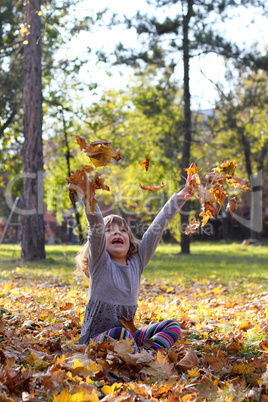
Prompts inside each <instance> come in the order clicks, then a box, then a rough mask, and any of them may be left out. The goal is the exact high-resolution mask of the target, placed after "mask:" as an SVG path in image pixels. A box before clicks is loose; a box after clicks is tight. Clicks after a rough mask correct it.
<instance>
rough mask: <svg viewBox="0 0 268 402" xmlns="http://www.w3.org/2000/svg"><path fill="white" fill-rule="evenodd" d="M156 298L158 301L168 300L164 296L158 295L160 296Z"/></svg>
mask: <svg viewBox="0 0 268 402" xmlns="http://www.w3.org/2000/svg"><path fill="white" fill-rule="evenodd" d="M156 300H158V301H160V302H164V301H166V299H165V298H164V296H158V297H157V298H156Z"/></svg>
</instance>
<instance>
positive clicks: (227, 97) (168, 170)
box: [0, 0, 268, 259]
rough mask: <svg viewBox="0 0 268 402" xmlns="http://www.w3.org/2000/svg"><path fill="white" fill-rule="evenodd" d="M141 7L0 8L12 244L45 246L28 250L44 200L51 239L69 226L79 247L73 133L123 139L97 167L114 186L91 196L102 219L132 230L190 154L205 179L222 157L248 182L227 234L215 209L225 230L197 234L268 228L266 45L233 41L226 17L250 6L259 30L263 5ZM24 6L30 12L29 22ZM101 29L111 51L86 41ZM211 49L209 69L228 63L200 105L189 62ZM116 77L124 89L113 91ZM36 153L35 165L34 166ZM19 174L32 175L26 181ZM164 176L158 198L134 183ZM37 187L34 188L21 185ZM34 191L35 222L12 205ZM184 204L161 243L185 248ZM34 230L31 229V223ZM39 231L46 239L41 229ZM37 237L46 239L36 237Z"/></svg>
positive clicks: (176, 184)
mask: <svg viewBox="0 0 268 402" xmlns="http://www.w3.org/2000/svg"><path fill="white" fill-rule="evenodd" d="M144 4H145V3H144ZM146 4H147V6H146V13H143V9H141V10H137V13H136V14H135V15H133V16H132V17H130V16H129V15H128V16H126V15H125V16H123V15H122V13H119V14H118V15H114V14H112V10H108V9H105V10H103V9H100V10H96V9H94V10H90V8H89V7H88V2H86V1H44V2H40V1H32V2H26V3H25V4H22V3H21V2H16V1H12V2H9V1H2V2H1V30H0V41H1V43H0V46H1V59H0V62H1V75H0V91H1V95H2V96H1V102H0V108H1V121H0V122H1V126H0V144H1V162H0V164H1V165H0V170H1V183H0V185H1V188H2V191H1V194H0V208H1V212H0V217H1V221H2V226H1V228H2V230H3V228H4V224H5V222H6V221H7V218H8V216H9V214H10V211H11V208H12V205H13V203H14V201H15V199H16V196H19V197H21V198H22V199H23V202H24V207H22V208H21V207H20V206H19V204H18V205H17V210H16V212H19V213H15V214H14V215H13V217H12V220H13V222H14V223H20V222H21V223H22V227H21V229H22V230H21V231H20V233H21V236H22V244H25V243H24V240H23V236H24V238H25V241H26V242H27V243H28V244H31V245H32V246H31V247H35V248H36V249H39V248H40V249H42V245H40V246H38V245H37V246H36V244H35V239H34V233H36V232H37V233H40V232H42V231H44V230H45V227H44V219H43V214H44V210H43V209H42V208H41V211H40V210H38V208H39V205H40V204H42V203H43V200H44V201H45V205H46V209H47V211H49V212H52V214H53V216H55V220H54V223H53V222H50V227H51V226H53V225H54V239H53V240H56V241H58V242H60V241H73V237H72V235H71V233H72V229H73V226H74V222H75V226H76V227H75V233H76V234H77V237H79V239H80V241H82V239H83V238H84V237H85V235H86V225H85V221H84V218H83V214H81V212H82V209H83V208H82V205H81V204H79V203H78V204H77V205H75V204H74V205H73V206H72V209H70V206H71V203H70V200H69V197H68V192H67V191H66V189H65V177H66V176H70V169H77V168H79V167H80V166H82V165H83V164H85V163H88V158H87V157H85V155H83V153H82V152H80V150H79V147H78V145H77V144H76V141H75V137H74V134H80V135H83V136H84V137H85V138H86V139H87V140H90V141H94V140H98V139H104V140H112V141H113V146H114V147H119V146H120V147H121V151H122V153H123V160H122V161H121V162H120V163H118V164H116V163H114V164H112V165H111V164H110V165H109V167H104V168H101V169H100V171H101V172H102V174H103V177H105V180H106V183H107V184H108V185H109V187H110V189H111V191H110V192H106V193H105V194H100V195H98V201H99V203H100V205H101V207H102V209H103V211H104V212H105V213H110V212H111V211H114V212H116V213H119V214H123V215H124V216H125V217H126V218H127V219H128V220H129V222H131V223H132V224H133V225H134V229H135V230H136V232H137V234H138V235H142V233H143V231H144V230H145V228H146V224H147V223H149V222H150V221H151V220H152V218H153V217H154V216H155V214H156V213H157V211H158V210H159V209H160V207H161V206H162V205H163V204H164V202H165V201H166V200H167V199H168V198H169V197H170V195H171V194H172V193H173V192H174V191H176V190H178V189H179V188H180V187H181V186H183V185H184V183H185V177H186V174H185V171H184V169H185V168H187V167H188V166H189V165H190V163H191V162H193V161H194V162H195V163H196V164H197V167H198V169H199V171H200V175H201V177H203V178H204V176H205V174H206V172H207V169H208V168H212V167H214V166H217V165H218V164H219V163H221V162H223V161H224V160H226V159H231V160H236V161H237V175H239V176H240V177H244V178H248V180H249V181H250V183H251V187H252V189H251V192H250V193H248V194H245V195H243V196H242V198H241V195H239V197H240V198H239V201H240V207H239V210H238V211H235V213H234V214H233V216H232V217H231V220H230V219H228V221H229V223H228V225H229V226H227V229H226V224H225V223H224V222H225V220H224V217H225V216H226V215H225V213H224V208H223V209H222V211H220V218H221V221H219V225H221V233H220V234H219V233H218V231H217V224H216V225H215V222H213V221H211V222H209V224H208V226H207V228H206V227H205V228H204V230H202V231H201V230H200V231H199V232H198V233H197V234H196V236H197V237H198V238H203V237H206V235H208V236H210V238H211V235H212V234H214V235H219V236H221V237H224V238H227V237H228V236H233V237H234V238H247V237H253V238H257V239H260V237H261V235H262V236H263V237H266V236H267V151H268V131H267V68H268V67H267V43H266V42H265V37H260V36H256V38H251V40H250V45H249V44H248V43H247V41H245V43H244V44H241V42H239V40H236V37H234V36H235V35H232V33H231V32H230V27H231V26H232V23H230V21H236V18H237V17H238V16H239V15H240V14H241V15H243V13H244V12H245V10H247V11H249V13H250V14H251V13H252V21H251V23H252V24H253V26H254V24H255V26H256V25H257V24H258V22H254V18H255V17H256V21H258V18H261V20H262V21H263V20H265V18H267V9H266V5H265V2H263V3H262V2H260V1H258V2H257V1H250V2H243V1H242V2H233V1H232V2H221V1H217V2H215V1H214V2H203V1H190V0H189V1H181V2H179V1H168V0H166V1H164V0H163V1H160V0H156V1H154V2H148V3H146ZM30 6H32V7H33V10H34V16H35V19H33V20H32V21H30V20H29V18H31V14H30V11H29V10H30V8H29V7H30ZM242 21H243V19H242ZM240 23H241V22H240ZM34 24H37V25H38V24H39V25H40V35H39V36H40V41H39V40H38V41H35V42H34V41H32V39H33V36H34V35H33V32H34ZM241 24H243V22H242V23H241ZM224 27H225V29H224ZM226 27H229V29H228V28H227V29H226ZM105 29H107V31H104V30H105ZM242 29H243V26H242V25H241V30H242ZM245 29H246V28H245ZM109 30H110V32H111V37H112V32H114V31H117V32H118V31H119V32H122V34H121V41H120V43H118V44H117V45H116V46H115V47H114V48H113V49H112V47H111V45H110V43H109V40H108V39H109ZM103 32H108V33H107V34H106V35H107V40H106V42H107V45H106V46H103V47H101V48H96V44H95V43H100V40H99V39H98V35H103ZM128 32H130V34H129V33H128ZM87 35H88V36H87ZM124 36H125V38H126V39H125V38H124ZM32 43H33V44H32ZM37 44H38V45H39V44H41V45H42V58H41V57H40V55H39V56H35V55H34V54H32V56H33V57H35V61H36V62H38V57H40V63H41V64H40V66H41V70H40V72H41V77H42V78H41V79H42V87H41V89H40V91H39V94H38V95H36V96H37V97H39V100H40V96H41V101H40V102H39V103H40V104H41V105H42V108H41V112H39V113H41V114H42V115H40V116H41V117H40V116H39V120H38V122H37V123H36V124H38V125H39V129H38V130H34V132H33V133H31V134H29V133H28V134H27V130H28V128H29V127H30V126H31V124H30V123H29V122H31V120H27V119H26V117H25V116H26V112H25V111H26V110H28V111H29V113H32V117H30V119H31V118H33V119H35V118H36V116H37V114H38V113H36V111H35V110H34V108H33V105H34V102H33V99H34V97H33V96H32V94H31V93H30V94H28V98H27V96H26V95H27V94H25V90H26V89H27V88H29V86H28V85H25V83H26V82H27V81H26V75H27V74H31V73H32V70H31V69H29V66H30V65H31V63H33V60H34V59H32V60H31V61H29V60H30V59H29V58H28V59H27V57H26V55H27V50H28V49H30V48H31V49H35V48H36V47H37V46H36V45H37ZM31 46H32V47H31ZM74 49H76V52H75V51H74ZM212 55H213V56H212ZM208 56H209V57H210V58H208V60H209V63H211V60H213V63H215V65H214V70H217V69H219V70H220V71H224V76H223V77H222V79H220V77H219V76H218V77H217V79H216V78H215V76H214V77H213V78H211V76H206V77H205V79H206V80H207V83H208V84H207V85H208V88H209V87H210V88H211V85H213V87H214V88H215V89H214V99H210V101H211V107H210V108H209V109H208V110H204V109H202V105H203V104H204V103H202V96H204V86H202V85H200V101H199V100H197V99H198V88H196V87H195V88H194V89H193V88H192V87H191V81H192V80H193V81H194V76H192V70H191V68H196V65H198V63H197V62H196V60H198V61H200V64H201V63H204V61H205V60H206V57H208ZM211 57H212V58H211ZM27 63H28V67H27ZM22 64H23V66H24V68H23V69H22V67H21V66H22ZM93 65H94V69H93ZM33 70H34V69H33ZM93 71H94V72H96V73H94V75H93V74H92V72H93ZM97 71H101V74H100V75H99V74H98V73H97ZM103 74H105V76H107V77H110V78H109V81H112V82H113V81H114V86H112V85H110V84H109V88H107V86H106V90H103V85H101V84H102V83H101V82H99V81H98V77H101V78H100V80H101V81H105V79H104V75H103ZM114 74H115V75H114ZM120 74H121V77H122V83H123V84H122V83H121V85H118V83H117V82H116V81H118V80H119V79H120ZM203 75H205V73H203ZM27 77H28V75H27ZM113 77H114V78H113ZM126 77H127V79H126ZM214 79H215V80H216V81H215V82H214V81H213V80H214ZM35 87H36V86H35ZM192 92H194V93H195V95H194V96H192V95H191V93H192ZM40 94H41V95H40ZM215 94H216V95H215ZM27 99H28V101H27ZM29 99H31V102H32V103H31V104H30V101H29ZM27 102H28V103H27ZM27 104H29V105H30V106H29V107H28V108H27ZM36 104H37V103H36ZM29 116H30V115H29ZM26 120H27V121H28V124H26ZM27 135H28V137H27ZM32 135H33V136H34V135H38V136H39V139H40V136H41V139H42V141H41V143H42V144H41V145H40V148H39V149H38V151H37V152H34V151H35V150H37V149H35V150H34V149H32V150H31V152H32V153H31V154H30V155H29V154H27V152H29V150H28V151H27V146H25V143H26V141H25V138H26V137H27V138H28V140H27V141H28V143H33V144H34V143H35V141H34V139H33V138H31V136H32ZM39 143H40V141H39ZM40 155H41V157H40ZM146 156H147V157H149V158H150V161H151V162H150V169H149V170H148V172H146V171H145V170H144V169H143V168H142V167H141V166H139V162H141V161H143V160H145V157H146ZM38 157H39V162H38V163H39V164H37V165H36V164H35V165H34V166H35V167H34V168H33V163H32V162H33V161H34V160H35V158H38ZM25 161H29V163H28V162H27V163H28V165H27V164H26V162H25ZM36 166H38V168H37V167H36ZM36 172H38V174H36ZM29 175H32V176H34V175H36V177H35V178H31V179H29ZM162 181H164V182H165V183H166V187H165V188H164V189H163V190H161V192H158V193H154V194H150V193H146V192H144V191H142V190H141V189H140V188H139V185H138V184H139V183H140V182H141V183H142V184H145V185H150V184H152V185H159V184H160V183H161V182H162ZM43 183H44V188H43ZM36 187H37V188H38V191H35V190H33V191H29V189H31V188H32V189H34V188H36ZM33 194H35V195H34V197H33ZM33 198H34V199H35V201H34V206H35V207H37V208H35V209H36V212H37V213H36V215H37V216H38V217H40V216H41V217H42V219H41V220H40V219H39V218H38V219H37V221H35V223H33V221H31V217H27V216H25V215H26V214H23V213H21V212H22V211H23V208H24V209H25V203H26V204H27V199H28V200H30V199H33ZM40 200H41V201H40ZM31 202H32V201H31ZM29 205H30V204H29ZM187 205H188V206H187V207H186V209H185V210H184V211H182V213H181V215H180V216H178V217H177V218H176V219H175V220H174V221H173V223H172V225H171V227H170V228H171V235H169V233H167V237H166V238H167V239H169V240H171V239H176V240H177V241H180V242H181V249H182V252H185V253H189V251H190V245H189V244H190V243H189V242H190V241H189V236H185V235H184V234H183V233H182V232H181V227H183V225H185V224H186V223H187V222H188V221H189V217H192V216H194V215H196V216H198V214H199V212H200V204H199V202H198V201H197V200H195V201H192V202H191V204H190V206H189V204H187ZM26 209H27V208H26ZM29 209H30V208H29ZM31 215H34V214H31ZM45 217H47V215H46V214H45ZM21 218H22V219H21ZM235 218H236V219H235ZM50 219H51V220H53V218H50ZM26 221H29V222H28V226H27V224H26ZM63 221H64V222H65V224H64V226H61V230H58V229H59V228H60V225H61V224H62V222H63ZM37 222H38V223H37ZM140 222H142V223H143V224H145V226H144V225H143V224H140ZM25 225H26V226H25ZM35 225H37V226H36V227H35V230H29V229H31V228H33V227H34V226H35ZM38 225H40V226H38ZM26 227H27V228H28V229H27V230H26V229H25V228H26ZM37 227H39V229H38V230H36V228H37ZM184 227H185V226H184ZM14 228H16V227H14ZM9 229H10V228H9ZM46 230H47V231H48V229H46ZM63 231H65V234H64V233H62V232H63ZM14 232H15V230H14ZM66 233H69V236H68V235H67V236H66ZM17 234H18V232H17V231H16V235H17ZM64 235H65V236H64ZM10 236H12V231H11V232H10ZM26 237H27V239H26ZM47 237H48V238H49V239H50V240H51V236H50V235H49V232H48V233H47ZM16 240H19V239H18V237H17V238H16ZM6 241H8V236H7V237H6ZM44 242H45V236H44V238H42V239H40V244H42V243H43V244H44ZM23 247H24V246H23ZM31 247H30V248H31ZM26 249H28V247H24V257H25V258H26V259H35V258H40V257H41V258H42V257H44V255H45V254H44V252H41V255H37V256H36V255H35V256H33V255H32V254H31V252H29V254H28V255H25V253H26V254H27V252H26V251H25V250H26Z"/></svg>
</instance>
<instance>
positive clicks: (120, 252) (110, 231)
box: [105, 223, 130, 264]
mask: <svg viewBox="0 0 268 402" xmlns="http://www.w3.org/2000/svg"><path fill="white" fill-rule="evenodd" d="M105 236H106V251H107V252H108V253H109V254H110V256H111V258H112V260H114V261H116V262H119V263H121V264H126V256H127V253H128V250H129V246H130V241H129V235H128V232H127V229H126V228H125V227H124V226H121V225H118V224H117V223H113V224H111V225H109V226H107V227H106V228H105Z"/></svg>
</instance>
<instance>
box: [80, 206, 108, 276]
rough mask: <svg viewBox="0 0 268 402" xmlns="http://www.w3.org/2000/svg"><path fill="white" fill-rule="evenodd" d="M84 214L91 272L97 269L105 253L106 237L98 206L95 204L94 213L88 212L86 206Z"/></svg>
mask: <svg viewBox="0 0 268 402" xmlns="http://www.w3.org/2000/svg"><path fill="white" fill-rule="evenodd" d="M84 208H85V214H86V218H87V224H88V243H89V255H88V265H89V273H90V274H92V273H93V272H94V271H95V270H97V269H98V267H99V266H100V264H101V263H102V262H103V259H104V257H105V254H106V238H105V228H104V221H103V217H102V214H101V211H100V208H99V206H98V205H97V204H96V207H95V208H96V214H94V215H93V214H90V213H88V211H87V209H86V207H84Z"/></svg>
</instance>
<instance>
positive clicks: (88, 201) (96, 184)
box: [66, 168, 110, 214]
mask: <svg viewBox="0 0 268 402" xmlns="http://www.w3.org/2000/svg"><path fill="white" fill-rule="evenodd" d="M91 169H92V170H94V169H93V168H91ZM100 176H101V173H99V172H95V175H94V177H91V178H90V177H88V176H87V174H86V173H85V171H84V170H83V168H80V169H78V170H77V171H76V172H75V173H74V174H72V175H71V176H70V177H67V178H66V180H67V182H68V183H69V185H68V188H69V192H70V193H69V195H70V198H71V197H72V195H73V194H75V195H77V192H79V189H78V187H77V185H79V186H80V187H81V191H80V193H81V194H83V195H84V201H85V205H86V207H87V210H88V211H89V212H90V213H91V214H95V212H96V210H95V205H96V204H97V202H98V201H97V199H96V190H105V191H110V188H109V186H107V185H106V184H104V179H103V178H101V177H100ZM71 200H72V199H71Z"/></svg>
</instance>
